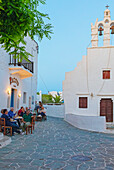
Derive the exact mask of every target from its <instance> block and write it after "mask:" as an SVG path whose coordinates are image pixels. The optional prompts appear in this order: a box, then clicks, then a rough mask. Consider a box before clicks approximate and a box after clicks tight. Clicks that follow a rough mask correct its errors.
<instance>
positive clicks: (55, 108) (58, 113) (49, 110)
mask: <svg viewBox="0 0 114 170" xmlns="http://www.w3.org/2000/svg"><path fill="white" fill-rule="evenodd" d="M44 107H45V108H46V115H47V116H51V117H58V118H64V113H65V111H64V105H44Z"/></svg>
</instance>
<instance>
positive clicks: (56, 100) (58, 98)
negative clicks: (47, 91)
mask: <svg viewBox="0 0 114 170" xmlns="http://www.w3.org/2000/svg"><path fill="white" fill-rule="evenodd" d="M53 99H54V102H55V103H59V102H60V101H61V96H58V95H55V97H53Z"/></svg>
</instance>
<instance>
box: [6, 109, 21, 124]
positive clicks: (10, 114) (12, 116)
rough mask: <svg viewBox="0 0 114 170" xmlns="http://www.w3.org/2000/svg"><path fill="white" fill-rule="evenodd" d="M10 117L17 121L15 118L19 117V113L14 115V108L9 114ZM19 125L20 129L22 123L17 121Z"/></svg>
mask: <svg viewBox="0 0 114 170" xmlns="http://www.w3.org/2000/svg"><path fill="white" fill-rule="evenodd" d="M8 116H9V117H10V118H11V119H15V118H16V117H17V116H18V115H17V112H15V113H14V108H13V107H11V108H10V111H9V112H8ZM17 123H18V125H19V127H20V121H19V119H17Z"/></svg>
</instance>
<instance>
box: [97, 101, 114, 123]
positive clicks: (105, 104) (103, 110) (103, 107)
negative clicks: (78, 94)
mask: <svg viewBox="0 0 114 170" xmlns="http://www.w3.org/2000/svg"><path fill="white" fill-rule="evenodd" d="M100 116H106V122H113V101H112V99H101V101H100Z"/></svg>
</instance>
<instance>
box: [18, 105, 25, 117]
mask: <svg viewBox="0 0 114 170" xmlns="http://www.w3.org/2000/svg"><path fill="white" fill-rule="evenodd" d="M21 110H22V112H21V113H20V115H19V116H22V117H23V116H24V114H26V113H25V109H24V107H22V109H21Z"/></svg>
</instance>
